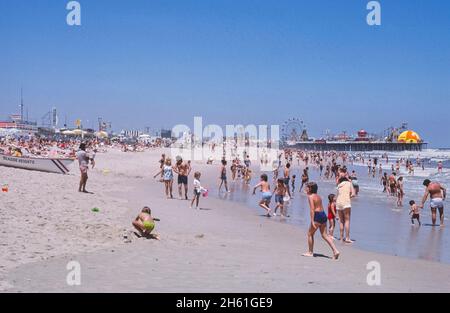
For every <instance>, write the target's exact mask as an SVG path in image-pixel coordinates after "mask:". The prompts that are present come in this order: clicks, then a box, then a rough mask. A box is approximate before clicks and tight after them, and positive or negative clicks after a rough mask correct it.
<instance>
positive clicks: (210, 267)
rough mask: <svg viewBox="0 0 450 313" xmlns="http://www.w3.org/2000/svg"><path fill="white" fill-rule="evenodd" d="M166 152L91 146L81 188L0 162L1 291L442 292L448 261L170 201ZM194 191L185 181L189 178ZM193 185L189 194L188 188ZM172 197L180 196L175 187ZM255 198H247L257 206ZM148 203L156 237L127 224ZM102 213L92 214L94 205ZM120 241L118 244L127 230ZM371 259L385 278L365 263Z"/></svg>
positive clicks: (209, 202)
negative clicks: (72, 276)
mask: <svg viewBox="0 0 450 313" xmlns="http://www.w3.org/2000/svg"><path fill="white" fill-rule="evenodd" d="M161 152H162V150H152V151H146V152H142V153H124V152H121V151H118V150H114V149H110V150H109V151H108V152H107V153H99V154H98V155H97V158H96V163H97V165H96V168H95V169H94V170H90V172H89V177H90V178H89V181H88V185H87V189H88V190H89V191H91V192H93V194H81V193H79V192H77V185H78V180H79V176H78V175H79V174H78V172H77V170H76V169H75V170H74V171H72V173H71V174H70V175H57V174H47V173H40V172H32V171H26V170H19V169H11V168H5V167H1V168H0V181H1V182H2V183H3V182H4V183H8V184H9V188H10V190H9V192H8V193H2V194H0V201H1V208H0V231H1V233H2V240H1V243H0V281H1V284H0V288H1V290H2V291H6V292H317V291H320V292H322V291H327V292H334V291H335V292H448V291H450V265H448V264H443V263H438V262H430V261H423V260H412V259H406V258H401V257H396V256H389V255H383V254H378V253H372V252H367V251H362V250H359V249H356V248H354V247H351V246H343V245H339V244H338V249H339V250H340V251H341V253H342V255H341V257H340V259H339V260H337V261H334V260H332V259H331V258H330V257H331V251H330V250H329V248H328V247H327V246H325V244H324V242H323V240H322V239H321V238H319V236H316V245H315V252H316V253H317V254H318V256H317V257H314V258H305V257H302V256H301V254H302V253H303V252H305V251H306V250H307V247H306V244H307V243H306V230H305V229H304V228H302V227H298V226H296V225H291V224H288V223H283V222H280V221H279V219H267V218H264V217H262V216H261V214H262V212H261V213H258V212H255V211H254V210H252V209H250V208H249V207H247V206H245V204H242V203H239V202H233V201H229V200H227V199H220V198H223V197H226V196H221V197H218V195H217V194H216V195H209V196H208V197H207V198H202V199H201V203H200V207H201V209H200V210H195V209H190V208H189V204H190V202H187V201H185V200H178V199H174V200H167V199H166V198H165V196H164V194H163V185H162V184H161V183H160V182H158V180H155V179H153V178H152V176H153V175H154V174H155V173H156V172H157V170H158V166H157V161H158V159H159V157H160V154H161ZM193 170H194V171H196V170H198V171H200V172H202V184H203V185H205V186H213V185H215V184H217V176H218V166H217V164H216V165H206V164H204V162H201V163H200V162H193ZM189 179H190V182H189V183H190V190H192V186H191V184H192V178H191V177H190V178H189ZM191 194H192V191H190V195H191ZM174 195H175V196H177V195H178V192H177V190H176V189H174ZM256 199H258V198H257V197H255V201H256ZM144 205H148V206H150V208H151V209H152V213H153V215H154V216H155V217H158V218H160V219H161V222H159V223H157V226H156V229H155V232H156V233H158V234H159V235H160V236H161V240H160V241H157V240H149V239H144V238H137V237H136V236H134V235H133V234H132V226H131V221H132V219H133V218H134V217H135V216H136V215H137V213H138V212H139V210H140V208H142V207H143V206H144ZM94 207H96V208H99V212H93V211H92V208H94ZM125 233H126V234H127V237H128V238H125V239H124V234H125ZM71 260H75V261H77V262H79V263H80V266H81V285H80V286H69V285H68V284H67V283H66V276H67V274H68V270H67V269H66V266H67V263H68V262H69V261H71ZM372 261H376V262H379V264H380V266H381V268H380V270H381V285H380V286H369V285H368V284H367V275H368V274H369V272H370V269H369V270H368V269H367V268H366V266H367V264H368V263H369V262H372Z"/></svg>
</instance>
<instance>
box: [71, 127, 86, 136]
mask: <svg viewBox="0 0 450 313" xmlns="http://www.w3.org/2000/svg"><path fill="white" fill-rule="evenodd" d="M73 133H74V135H76V136H82V135H86V134H87V132H86V131H84V130H82V129H79V128H77V129H74V130H73Z"/></svg>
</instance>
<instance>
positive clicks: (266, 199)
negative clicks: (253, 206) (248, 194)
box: [253, 174, 272, 217]
mask: <svg viewBox="0 0 450 313" xmlns="http://www.w3.org/2000/svg"><path fill="white" fill-rule="evenodd" d="M268 180H269V178H268V177H267V175H266V174H262V175H261V181H260V182H259V183H258V184H257V185H256V186H255V187H253V194H255V193H256V189H258V188H261V192H262V198H261V201H259V206H260V207H262V208H263V209H264V210H266V211H267V215H266V216H267V217H271V212H272V210H271V209H270V200H271V199H272V193H271V192H270V184H269V182H268Z"/></svg>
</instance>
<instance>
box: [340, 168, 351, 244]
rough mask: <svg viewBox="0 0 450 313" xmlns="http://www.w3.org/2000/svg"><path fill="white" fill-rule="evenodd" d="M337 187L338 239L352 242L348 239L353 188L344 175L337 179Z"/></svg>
mask: <svg viewBox="0 0 450 313" xmlns="http://www.w3.org/2000/svg"><path fill="white" fill-rule="evenodd" d="M337 189H338V195H337V199H336V209H337V212H338V215H339V230H340V233H341V239H340V240H341V241H343V242H345V243H352V241H351V240H350V215H351V210H352V200H351V199H352V198H353V197H354V196H355V190H354V188H353V185H352V183H351V182H350V180H348V178H346V177H341V178H340V179H339V181H338V186H337ZM344 230H345V238H344Z"/></svg>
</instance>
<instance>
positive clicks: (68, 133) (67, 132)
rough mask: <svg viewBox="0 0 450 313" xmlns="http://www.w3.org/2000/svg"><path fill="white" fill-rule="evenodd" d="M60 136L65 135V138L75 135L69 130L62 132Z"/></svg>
mask: <svg viewBox="0 0 450 313" xmlns="http://www.w3.org/2000/svg"><path fill="white" fill-rule="evenodd" d="M61 134H63V135H67V136H73V135H75V133H74V132H73V130H70V129H68V130H64V131H62V132H61Z"/></svg>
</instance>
